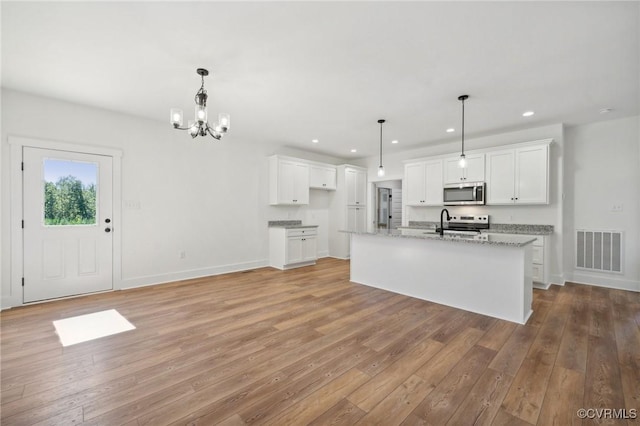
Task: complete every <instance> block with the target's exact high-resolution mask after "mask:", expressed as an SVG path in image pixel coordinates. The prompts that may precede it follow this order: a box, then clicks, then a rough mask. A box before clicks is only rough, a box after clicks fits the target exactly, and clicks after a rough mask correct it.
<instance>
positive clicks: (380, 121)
mask: <svg viewBox="0 0 640 426" xmlns="http://www.w3.org/2000/svg"><path fill="white" fill-rule="evenodd" d="M384 122H385V120H383V119H380V120H378V123H380V167H378V177H383V176H384V166H383V165H382V124H383V123H384Z"/></svg>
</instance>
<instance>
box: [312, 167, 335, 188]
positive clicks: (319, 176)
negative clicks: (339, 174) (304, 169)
mask: <svg viewBox="0 0 640 426" xmlns="http://www.w3.org/2000/svg"><path fill="white" fill-rule="evenodd" d="M309 188H314V189H326V190H335V189H336V168H335V166H330V165H324V164H315V163H310V164H309Z"/></svg>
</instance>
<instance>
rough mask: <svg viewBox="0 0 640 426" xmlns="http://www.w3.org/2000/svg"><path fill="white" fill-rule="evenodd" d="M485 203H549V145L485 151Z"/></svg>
mask: <svg viewBox="0 0 640 426" xmlns="http://www.w3.org/2000/svg"><path fill="white" fill-rule="evenodd" d="M487 204H494V205H496V204H549V145H548V144H545V145H532V146H526V147H521V148H515V149H505V150H501V151H493V152H488V153H487Z"/></svg>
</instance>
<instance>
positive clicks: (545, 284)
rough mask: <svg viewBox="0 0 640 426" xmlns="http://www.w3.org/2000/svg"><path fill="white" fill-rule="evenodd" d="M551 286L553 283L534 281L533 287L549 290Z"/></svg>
mask: <svg viewBox="0 0 640 426" xmlns="http://www.w3.org/2000/svg"><path fill="white" fill-rule="evenodd" d="M549 287H551V283H540V282H537V281H534V282H533V288H537V289H539V290H549Z"/></svg>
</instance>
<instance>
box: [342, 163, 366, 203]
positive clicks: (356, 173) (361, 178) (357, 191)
mask: <svg viewBox="0 0 640 426" xmlns="http://www.w3.org/2000/svg"><path fill="white" fill-rule="evenodd" d="M344 173H345V176H344V182H345V186H346V187H347V206H364V205H365V204H366V203H367V202H366V198H367V172H366V171H364V170H360V169H355V168H352V167H347V168H345V171H344Z"/></svg>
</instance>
